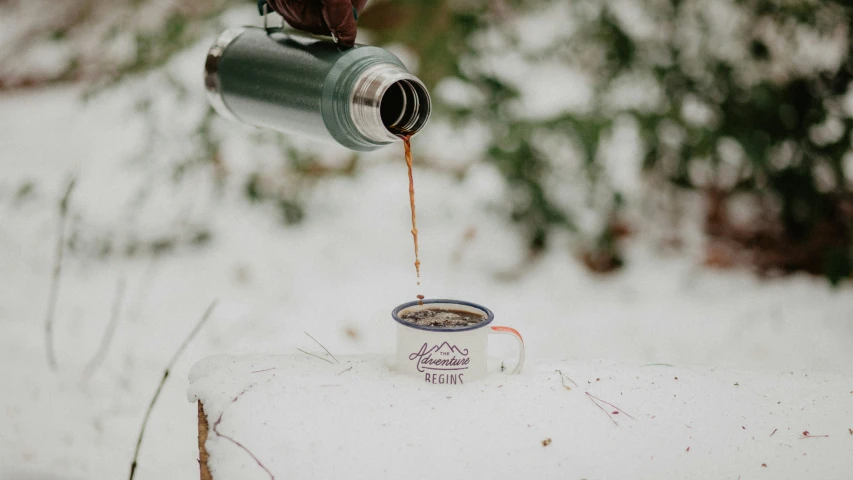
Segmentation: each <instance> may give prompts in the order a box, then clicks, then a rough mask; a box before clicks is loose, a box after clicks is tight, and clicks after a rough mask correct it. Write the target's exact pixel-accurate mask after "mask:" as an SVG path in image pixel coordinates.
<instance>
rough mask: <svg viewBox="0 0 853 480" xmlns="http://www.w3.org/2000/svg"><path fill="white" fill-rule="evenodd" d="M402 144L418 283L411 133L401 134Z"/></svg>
mask: <svg viewBox="0 0 853 480" xmlns="http://www.w3.org/2000/svg"><path fill="white" fill-rule="evenodd" d="M400 138H402V139H403V146H404V147H405V149H406V166H407V167H408V168H409V205H410V206H411V208H412V238H413V239H414V241H415V273H416V274H417V276H418V285H420V284H421V261H420V258H418V223H417V215H416V214H415V180H414V178H413V177H412V143H411V139H412V136H411V135H403V136H401V137H400Z"/></svg>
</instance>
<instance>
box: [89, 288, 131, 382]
mask: <svg viewBox="0 0 853 480" xmlns="http://www.w3.org/2000/svg"><path fill="white" fill-rule="evenodd" d="M124 290H125V280H124V278H121V279H119V281H118V283H117V285H116V294H115V298H114V299H113V306H112V309H111V310H110V321H109V323H108V324H107V329H106V330H105V331H104V336H103V337H101V344H100V346H99V347H98V351H97V352H95V355H93V356H92V359H91V360H89V363H88V364H87V365H86V369H85V370H84V371H83V378H84V379H88V378H89V377H91V376H92V374H93V373H95V370H96V369H97V368H98V366H99V365H100V364H101V363H102V362H103V361H104V358H106V356H107V350H108V349H109V347H110V342H111V341H112V339H113V336H114V334H115V330H116V326H117V325H118V319H119V317H120V316H121V315H120V313H121V305H122V301H123V300H124Z"/></svg>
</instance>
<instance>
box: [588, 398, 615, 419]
mask: <svg viewBox="0 0 853 480" xmlns="http://www.w3.org/2000/svg"><path fill="white" fill-rule="evenodd" d="M587 398H588V399H589V401H590V402H592V403H593V404H594V405H595V406H596V407H598V408H600V409H601V411H602V412H604V413H605V414H606V415H607V418H609V419H610V421H611V422H613V425H616V426H617V427H618V426H619V424H618V423H616V420H613V417H612V416H611V415H610V412H608V411H607V410H605V409H604V407H602V406H601V405H599V404H598V402H596V401H595V400H593V399H592V395H590V394H588V393H587Z"/></svg>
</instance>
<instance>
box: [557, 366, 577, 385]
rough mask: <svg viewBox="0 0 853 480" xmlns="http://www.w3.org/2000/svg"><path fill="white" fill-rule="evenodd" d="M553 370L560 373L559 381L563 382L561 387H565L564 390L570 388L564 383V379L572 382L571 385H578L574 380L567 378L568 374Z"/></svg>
mask: <svg viewBox="0 0 853 480" xmlns="http://www.w3.org/2000/svg"><path fill="white" fill-rule="evenodd" d="M554 371H555V372H557V373H559V374H560V382H561V383H562V384H563V388H565V389H566V390H571V387H569V386H568V385H566V380H568V381H570V382H572V385H574V386H575V387H577V386H578V384H577V383H575V381H574V380H572V379H571V378H569V376H568V375H566V374H565V373H563V372H562V371H560V370H554Z"/></svg>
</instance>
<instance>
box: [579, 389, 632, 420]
mask: <svg viewBox="0 0 853 480" xmlns="http://www.w3.org/2000/svg"><path fill="white" fill-rule="evenodd" d="M584 393H586V394H587V395H588V396H590V397H592V398H594V399H596V400H598V401H599V402H602V403H605V404H607V405H610V406H611V407H613V408H615V409H616V410H619V411H620V412H622V413H624V414H625V416H627V417H628V418H630V419H631V420H636V418H634V417H632V416H631V414H630V413H628V412H626V411H625V410H622V409H621V408H619V407H617V406H616V405H613V404H612V403H610V402H608V401H605V400H602V399H600V398H598V397H596V396H595V395H592V394H591V393H589V392H584Z"/></svg>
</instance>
